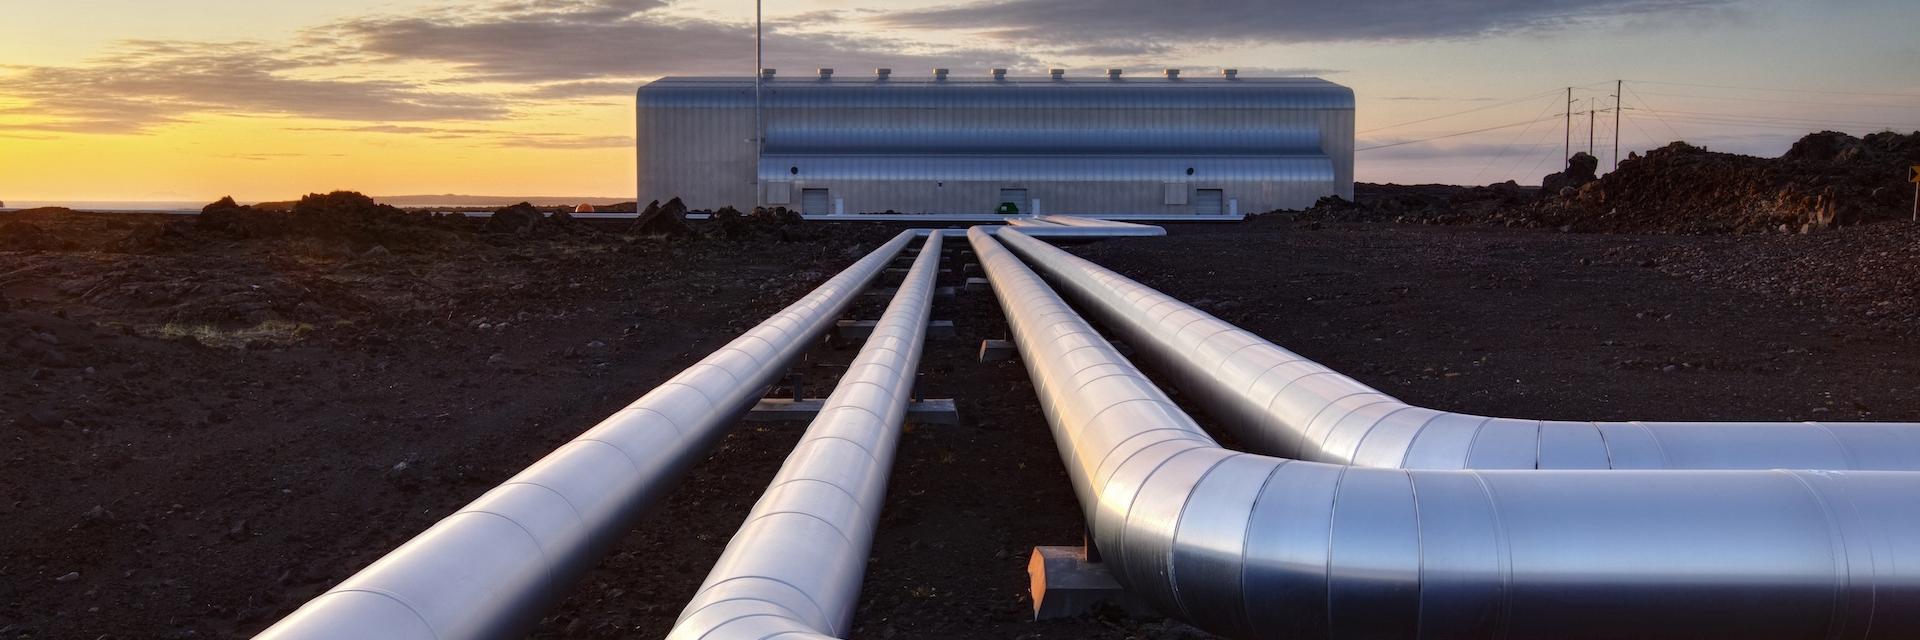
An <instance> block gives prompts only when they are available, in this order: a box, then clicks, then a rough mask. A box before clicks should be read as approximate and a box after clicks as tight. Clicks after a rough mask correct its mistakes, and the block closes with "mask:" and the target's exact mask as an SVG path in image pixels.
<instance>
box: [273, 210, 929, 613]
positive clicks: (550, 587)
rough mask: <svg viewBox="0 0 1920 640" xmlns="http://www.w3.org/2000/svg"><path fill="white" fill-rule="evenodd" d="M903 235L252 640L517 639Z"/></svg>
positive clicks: (804, 346) (826, 321)
mask: <svg viewBox="0 0 1920 640" xmlns="http://www.w3.org/2000/svg"><path fill="white" fill-rule="evenodd" d="M913 236H914V234H913V233H912V232H903V233H901V234H900V235H899V236H897V237H895V238H894V239H893V240H891V241H889V242H887V243H886V244H885V245H882V246H881V247H880V248H879V249H877V250H875V251H874V252H872V253H870V254H868V255H867V256H866V257H864V258H862V259H860V261H858V262H855V263H854V264H853V266H851V267H848V268H847V269H846V270H845V271H842V272H840V274H839V275H836V276H834V277H833V278H832V279H830V280H828V281H827V282H826V283H825V284H822V285H820V287H819V288H817V289H814V290H813V292H812V293H810V294H808V295H807V296H806V297H805V298H802V299H800V301H799V302H795V303H794V304H793V305H791V306H788V307H787V308H786V309H785V310H783V311H781V312H780V313H778V314H775V315H774V316H773V317H771V318H768V319H767V320H766V321H765V322H762V323H760V325H759V326H756V327H754V328H753V329H752V330H749V331H748V332H746V333H745V334H744V335H741V336H740V337H739V338H737V339H735V340H733V341H732V342H730V343H728V344H727V345H726V346H725V347H721V348H720V350H719V351H715V352H714V353H713V354H712V355H709V356H707V357H706V359H704V360H701V361H700V362H698V363H696V364H694V365H693V366H692V367H688V368H687V370H685V371H683V372H681V373H680V374H679V375H677V376H674V377H673V378H672V379H670V380H668V381H667V382H666V383H664V384H661V385H660V386H659V387H656V388H654V389H653V390H652V391H650V392H648V393H647V394H646V395H645V396H642V397H641V398H640V399H639V400H637V401H635V402H634V403H633V404H630V405H628V406H627V407H626V408H625V409H622V410H620V411H619V412H618V413H615V414H613V415H612V416H610V417H608V418H607V419H606V420H604V421H602V422H601V423H600V424H599V425H597V426H595V427H594V428H592V429H590V430H588V431H587V432H586V433H584V434H582V435H581V436H580V437H578V438H575V439H574V440H573V441H571V442H568V443H567V444H565V445H562V446H561V447H560V448H559V449H556V450H554V452H553V453H551V454H548V455H547V456H546V457H545V458H542V459H540V461H539V462H535V463H534V464H533V466H530V467H527V469H526V470H524V471H521V472H520V473H519V474H517V475H515V476H514V477H513V478H511V479H509V480H507V481H506V482H505V483H503V484H501V485H500V486H498V487H495V488H494V489H493V490H491V491H488V492H487V493H486V494H485V495H482V496H480V498H479V499H477V500H474V501H473V502H472V503H471V504H468V505H467V506H466V507H463V508H461V509H460V510H459V511H458V512H455V513H454V514H453V515H450V516H447V517H446V518H445V519H442V520H441V521H440V522H438V523H436V524H434V525H433V527H431V528H429V529H427V530H426V531H425V532H423V533H421V534H420V535H418V536H415V537H414V538H413V539H412V540H409V541H407V543H406V544H403V545H401V546H400V547H399V548H397V549H395V550H393V551H392V552H391V553H388V554H387V555H386V556H385V557H383V558H381V559H380V560H378V561H376V562H374V563H373V564H372V565H370V566H368V567H367V568H366V569H363V570H361V571H360V572H359V573H357V574H354V576H353V577H351V578H348V579H347V580H346V581H345V582H342V583H340V584H339V586H336V587H334V588H333V589H332V590H329V591H327V592H326V593H324V594H321V595H320V596H319V597H317V598H314V599H313V600H312V601H310V602H308V603H307V604H306V605H305V606H303V607H301V608H300V609H299V610H298V611H295V612H294V613H293V614H292V615H289V616H287V617H286V618H285V619H282V620H281V621H280V622H279V623H277V624H275V625H274V626H273V627H271V628H269V629H267V630H266V631H265V632H263V633H262V634H261V637H265V638H341V639H360V638H420V639H422V640H428V639H431V640H457V639H464V638H505V637H511V636H514V635H517V634H519V633H521V632H523V631H524V630H525V628H526V627H528V626H530V625H531V624H532V623H533V622H534V621H535V620H537V619H538V618H539V616H540V615H541V614H542V613H543V612H544V611H545V610H546V609H547V607H549V606H550V605H551V604H552V603H553V602H554V601H556V600H557V599H559V598H560V597H561V596H562V595H564V593H565V587H566V586H567V585H569V584H571V582H572V581H573V580H574V579H575V578H577V577H578V576H579V575H580V574H581V573H582V572H584V571H585V570H586V569H587V568H588V567H590V566H591V565H592V564H593V562H594V561H595V560H596V559H597V558H599V557H600V555H601V554H602V552H604V551H605V549H606V548H607V546H608V545H609V544H610V543H611V542H612V541H613V540H614V539H615V538H617V537H618V536H619V535H621V534H622V533H624V532H625V530H626V527H627V525H628V524H629V523H630V522H631V521H632V520H633V519H634V518H635V517H636V516H637V515H638V514H639V513H640V512H641V511H642V510H643V509H644V508H646V507H647V506H648V505H650V504H652V503H653V502H654V501H655V500H656V499H658V498H659V497H660V496H661V495H663V494H665V493H666V491H667V490H668V489H670V488H671V487H672V486H673V484H674V483H675V481H676V480H677V479H678V478H679V476H680V474H681V472H682V471H684V470H685V469H686V467H688V466H689V465H690V464H692V463H693V462H694V461H696V460H698V459H699V458H700V457H701V456H702V455H704V454H705V453H706V451H707V450H708V449H710V448H711V446H712V444H713V443H714V442H715V441H716V440H717V439H718V438H719V437H720V436H721V434H723V433H725V431H726V429H727V427H729V426H731V425H733V424H734V423H735V422H736V421H737V420H738V418H739V417H740V415H741V414H743V413H745V412H746V411H747V410H748V409H749V408H751V407H752V406H753V404H754V402H755V401H756V400H758V399H760V398H761V397H762V396H763V395H764V392H765V390H766V388H767V387H768V386H769V385H771V384H773V383H774V382H775V381H776V380H778V379H779V377H780V376H781V375H782V374H783V373H784V372H785V371H786V369H787V367H788V366H789V365H791V364H792V363H793V361H794V360H795V359H797V358H799V357H800V355H801V354H803V353H805V352H806V351H807V350H808V349H809V348H811V347H812V346H813V344H814V343H815V342H816V341H818V340H819V338H820V337H821V336H822V335H824V334H825V333H826V331H827V329H829V328H831V327H832V326H833V324H834V321H835V320H836V319H837V318H838V317H839V316H840V314H841V313H842V312H843V311H845V309H846V308H847V306H848V305H849V304H851V303H852V302H853V300H854V299H855V298H856V297H857V296H858V295H859V294H860V292H861V291H862V290H864V289H865V288H867V286H868V285H869V284H871V283H872V282H873V280H874V278H875V277H877V276H878V275H879V274H880V273H881V271H882V270H884V269H885V268H886V266H887V264H888V263H889V262H891V261H892V260H893V258H894V256H896V255H898V254H899V253H900V251H901V250H902V249H903V248H905V247H906V246H907V243H908V242H909V240H910V239H911V238H912V237H913Z"/></svg>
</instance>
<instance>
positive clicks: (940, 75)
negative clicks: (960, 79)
mask: <svg viewBox="0 0 1920 640" xmlns="http://www.w3.org/2000/svg"><path fill="white" fill-rule="evenodd" d="M933 79H935V80H945V79H947V70H946V69H934V70H933Z"/></svg>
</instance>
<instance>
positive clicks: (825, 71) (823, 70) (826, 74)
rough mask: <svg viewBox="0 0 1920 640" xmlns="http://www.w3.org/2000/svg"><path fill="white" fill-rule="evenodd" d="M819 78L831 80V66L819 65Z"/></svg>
mask: <svg viewBox="0 0 1920 640" xmlns="http://www.w3.org/2000/svg"><path fill="white" fill-rule="evenodd" d="M820 79H821V80H832V79H833V67H820Z"/></svg>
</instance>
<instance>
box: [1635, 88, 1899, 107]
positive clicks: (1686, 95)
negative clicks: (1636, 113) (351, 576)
mask: <svg viewBox="0 0 1920 640" xmlns="http://www.w3.org/2000/svg"><path fill="white" fill-rule="evenodd" d="M1647 95H1650V96H1666V97H1669V98H1693V99H1698V100H1718V101H1723V102H1766V103H1771V104H1798V105H1809V106H1815V107H1847V108H1856V109H1920V103H1915V104H1863V103H1859V102H1819V101H1814V100H1777V99H1774V98H1754V97H1750V96H1703V95H1699V94H1693V93H1667V92H1663V91H1648V92H1647ZM1914 99H1916V100H1920V96H1916V97H1915V98H1914Z"/></svg>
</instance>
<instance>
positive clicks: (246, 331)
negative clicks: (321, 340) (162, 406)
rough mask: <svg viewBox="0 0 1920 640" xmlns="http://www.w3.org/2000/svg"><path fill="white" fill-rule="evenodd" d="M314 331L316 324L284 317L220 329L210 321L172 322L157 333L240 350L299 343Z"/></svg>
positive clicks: (162, 335)
mask: <svg viewBox="0 0 1920 640" xmlns="http://www.w3.org/2000/svg"><path fill="white" fill-rule="evenodd" d="M312 331H313V325H310V324H307V323H304V322H287V321H285V320H267V321H265V322H261V323H260V324H256V325H253V326H251V327H245V328H240V329H221V328H219V327H216V326H213V325H210V324H182V323H178V322H169V323H166V324H164V325H161V326H160V329H159V331H157V332H156V333H157V334H158V335H159V336H160V337H162V338H169V339H178V338H188V337H190V338H193V339H194V340H197V341H199V342H200V344H204V345H207V346H209V347H218V348H228V349H237V348H241V347H245V346H247V344H249V343H253V342H266V343H271V344H288V343H293V342H298V341H299V340H300V339H301V338H303V337H305V336H306V335H307V334H308V333H311V332H312Z"/></svg>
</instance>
